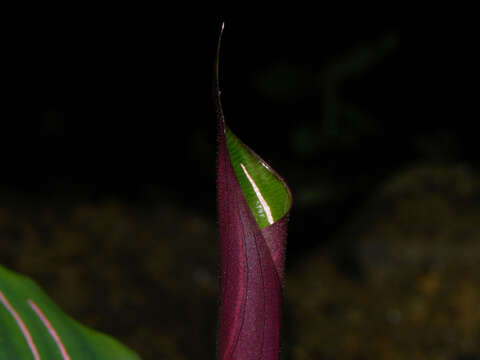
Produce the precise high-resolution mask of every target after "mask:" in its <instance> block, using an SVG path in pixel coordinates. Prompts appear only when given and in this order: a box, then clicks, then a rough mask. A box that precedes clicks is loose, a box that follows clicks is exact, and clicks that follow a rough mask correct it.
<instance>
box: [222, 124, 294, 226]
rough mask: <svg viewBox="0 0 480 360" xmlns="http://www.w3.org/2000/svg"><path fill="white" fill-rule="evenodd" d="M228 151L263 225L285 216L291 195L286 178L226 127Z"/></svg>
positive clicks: (289, 205)
mask: <svg viewBox="0 0 480 360" xmlns="http://www.w3.org/2000/svg"><path fill="white" fill-rule="evenodd" d="M225 135H226V141H227V148H228V153H229V155H230V160H231V162H232V166H233V170H234V171H235V175H236V177H237V179H238V182H239V183H240V187H241V188H242V193H243V195H244V196H245V198H246V200H247V203H248V206H249V207H250V210H251V211H252V213H253V215H254V217H255V220H256V221H257V224H258V226H259V228H260V229H264V228H266V227H267V226H269V225H272V224H273V223H274V222H276V221H278V220H279V219H281V218H282V217H283V216H285V215H286V214H287V213H288V211H289V210H290V207H291V204H292V195H291V193H290V190H289V189H288V186H287V185H286V184H285V182H284V181H283V179H282V178H281V177H280V176H279V175H278V174H277V173H276V172H275V171H274V170H273V169H272V168H271V167H270V166H269V165H268V164H267V163H266V162H265V161H263V160H262V159H261V158H260V157H259V156H258V155H257V154H255V153H254V152H253V150H251V149H250V148H249V147H248V146H247V145H245V144H244V143H243V142H242V141H241V140H240V139H239V138H238V137H236V136H235V134H233V132H232V131H231V130H230V129H229V128H228V127H226V131H225Z"/></svg>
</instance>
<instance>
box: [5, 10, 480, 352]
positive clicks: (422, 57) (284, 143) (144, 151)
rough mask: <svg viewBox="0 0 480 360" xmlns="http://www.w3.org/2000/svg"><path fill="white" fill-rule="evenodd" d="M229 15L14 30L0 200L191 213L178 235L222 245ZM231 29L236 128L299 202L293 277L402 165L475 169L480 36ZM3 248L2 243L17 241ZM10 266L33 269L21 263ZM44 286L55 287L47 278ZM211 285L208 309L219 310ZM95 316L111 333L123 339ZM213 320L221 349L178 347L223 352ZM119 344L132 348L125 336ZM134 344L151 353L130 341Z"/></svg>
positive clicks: (279, 25)
mask: <svg viewBox="0 0 480 360" xmlns="http://www.w3.org/2000/svg"><path fill="white" fill-rule="evenodd" d="M221 20H222V19H219V18H218V17H217V18H216V17H210V18H205V19H197V20H195V21H192V20H187V19H170V20H167V21H166V20H165V19H162V20H161V21H153V20H144V19H142V18H138V19H131V18H124V19H121V20H115V21H110V20H105V21H99V22H96V23H95V24H90V23H84V24H83V26H77V23H75V25H72V24H69V20H68V19H66V21H65V22H62V23H60V22H59V23H55V22H54V23H52V22H48V23H45V24H42V23H39V24H31V23H30V24H28V25H26V24H25V25H22V24H17V26H16V27H15V28H12V29H11V34H12V36H9V37H7V39H6V40H5V42H4V43H3V44H2V61H3V65H2V77H1V78H2V82H1V86H2V90H3V91H2V93H3V95H2V107H1V110H0V111H1V115H0V118H1V122H0V152H1V154H2V164H1V180H0V190H1V191H0V193H1V194H4V204H3V205H2V204H1V203H0V207H2V208H4V209H6V211H7V212H8V211H10V210H9V209H12V208H13V207H14V206H15V204H18V203H21V204H23V205H21V206H24V208H25V212H29V211H31V208H32V207H38V208H42V209H43V208H49V207H50V206H53V205H52V204H58V203H61V204H63V205H62V206H66V207H69V206H71V207H72V208H73V209H75V208H76V207H77V204H78V203H79V202H80V203H82V204H88V206H92V207H93V209H97V210H98V208H102V206H103V205H102V204H105V203H113V204H114V205H113V206H114V207H115V206H117V207H119V208H121V209H127V210H126V211H130V210H128V209H142V210H141V211H140V215H138V217H140V218H141V217H142V216H143V215H142V214H143V213H144V212H145V213H148V212H149V211H151V209H156V208H158V207H162V208H163V209H164V211H166V212H167V213H170V214H171V213H175V214H177V213H178V214H179V215H178V216H179V218H178V219H177V218H175V216H173V215H172V219H171V222H170V223H169V226H170V228H169V230H168V231H170V232H172V233H174V232H175V230H174V229H175V228H176V227H177V225H178V226H180V227H181V226H182V225H181V224H182V222H183V221H187V222H188V218H189V217H191V216H193V217H200V218H201V219H203V220H202V221H204V222H205V223H206V224H207V225H206V226H209V229H213V230H212V231H211V232H209V233H208V236H207V237H208V238H209V239H210V240H209V241H210V246H211V245H212V244H213V245H214V244H215V232H214V226H215V154H216V118H215V108H214V103H213V99H212V80H213V65H214V61H215V54H216V42H217V37H218V32H219V28H220V24H221ZM223 20H226V30H225V34H224V42H223V45H222V55H221V87H222V89H223V99H222V100H223V104H224V111H225V114H226V118H227V121H228V123H229V124H230V126H231V128H232V130H233V131H234V132H235V133H236V134H237V135H238V136H239V137H240V138H241V139H243V141H244V142H246V143H247V144H248V145H250V146H251V147H252V148H253V149H255V151H256V152H257V153H259V154H260V155H261V156H262V157H263V158H264V159H265V160H266V161H268V162H269V163H270V164H271V165H272V166H273V167H274V168H275V169H276V170H277V171H278V172H279V173H280V174H281V175H283V176H284V178H285V179H286V181H287V182H288V183H289V184H290V186H291V189H292V192H293V196H294V207H293V209H292V215H291V225H290V235H289V239H290V240H289V243H288V253H289V256H288V260H287V268H288V269H289V270H288V271H294V269H295V267H296V266H297V265H298V264H300V263H302V262H303V261H304V260H305V258H306V256H307V255H308V254H309V253H310V252H312V251H315V250H318V249H321V251H324V250H325V249H331V248H332V247H334V246H335V245H334V242H335V239H336V234H338V233H339V232H341V230H342V229H343V228H344V226H345V225H346V224H348V223H349V222H350V221H351V219H352V217H354V216H355V213H356V212H358V211H359V209H362V208H363V206H365V203H366V201H367V200H368V199H370V198H371V197H372V194H374V193H375V191H376V189H377V188H378V186H379V184H382V183H383V181H385V180H386V179H388V178H389V177H390V176H392V174H395V173H397V172H398V171H400V169H404V168H406V167H408V166H410V165H411V164H417V163H435V164H438V163H441V164H466V165H468V166H469V168H471V169H472V170H473V171H477V169H478V165H479V157H478V148H477V147H478V146H477V137H478V135H477V121H478V89H477V87H478V76H477V75H478V74H477V72H478V68H477V66H476V64H477V62H478V55H477V53H476V50H477V49H476V48H477V46H478V44H477V42H478V41H477V39H476V38H475V36H474V33H472V32H470V31H469V30H467V29H459V28H458V27H455V28H452V27H450V26H433V25H431V26H424V27H418V26H413V25H408V24H404V25H401V26H392V25H390V26H378V27H375V26H369V28H368V29H367V28H366V27H364V26H363V27H362V26H358V25H357V24H355V25H353V24H350V23H342V22H338V21H333V20H330V21H329V20H326V19H322V21H307V20H305V19H297V20H292V19H288V20H287V19H281V20H278V21H266V20H265V19H260V20H252V19H246V18H241V17H225V18H223ZM70 203H71V205H68V204H70ZM65 204H67V205H65ZM21 206H20V210H18V211H17V212H15V214H17V215H18V218H19V219H21V218H22V216H23V215H22V214H23V210H22V208H21ZM169 206H171V207H172V208H173V209H174V210H172V211H170V210H168V207H169ZM53 208H54V209H58V208H59V207H58V206H57V205H55V206H53ZM165 209H166V210H165ZM12 211H13V210H12ZM55 211H58V212H62V210H55ZM92 211H93V215H92V216H93V217H96V215H95V211H96V210H92ZM152 211H153V210H152ZM67 213H68V211H67ZM182 214H187V215H182ZM192 214H193V215H192ZM31 216H33V217H35V214H33V215H31ZM136 216H137V215H136ZM182 216H185V217H186V218H187V220H185V219H184V218H182ZM182 219H183V220H182ZM98 221H100V222H101V221H102V220H101V219H100V220H98ZM119 221H123V220H122V219H120V220H119ZM138 221H140V222H141V219H140V220H138ZM17 222H20V223H21V220H17ZM113 223H115V221H114V222H113ZM19 226H21V225H19ZM51 226H52V227H55V224H54V222H53V223H52V225H51ZM158 231H159V232H162V228H161V227H160V228H159V229H158ZM107 232H108V231H107ZM43 236H45V237H46V238H48V237H49V235H48V231H47V233H46V235H45V234H44V235H43ZM8 239H11V237H8V236H6V237H5V240H2V241H3V243H2V247H3V246H5V247H7V248H8V247H9V246H10V245H9V243H8V242H7V240H8ZM12 241H13V240H12ZM39 241H40V242H41V241H47V240H42V239H41V238H40V240H39ZM192 241H199V240H192ZM165 242H166V243H168V240H165ZM39 246H40V245H39ZM172 246H173V245H172ZM114 247H115V246H114ZM139 247H140V248H141V246H140V245H139ZM92 249H93V250H92V251H96V250H95V249H97V248H96V247H93V248H92ZM215 249H216V248H215V246H213V247H212V248H209V249H208V251H213V252H214V251H216V250H215ZM342 249H343V248H342ZM97 250H98V249H97ZM49 251H51V252H55V248H54V247H52V248H51V249H50V250H49ZM336 251H337V255H338V253H341V252H342V251H343V250H339V249H337V250H336ZM5 253H8V252H4V254H5ZM139 253H140V252H139ZM138 256H139V257H140V258H141V255H138ZM189 256H193V254H191V255H189ZM201 256H202V255H201V253H196V254H195V257H201ZM210 256H212V255H210ZM213 256H215V253H213ZM340 258H341V260H338V259H336V260H335V261H334V262H335V263H336V264H337V265H336V266H338V269H339V271H341V272H342V271H346V272H347V273H348V274H350V275H348V276H353V277H355V276H357V275H358V274H359V270H358V269H357V265H356V264H355V262H354V261H350V260H349V256H345V257H344V256H340ZM213 259H214V260H212V262H213V265H212V266H213V270H212V271H213V273H215V266H216V265H215V257H213ZM2 261H3V263H6V262H7V263H8V264H6V265H10V266H11V267H13V268H15V269H16V270H18V271H23V272H25V271H26V272H28V270H23V269H22V267H21V266H19V265H18V266H17V265H15V264H16V262H15V261H14V260H12V258H8V259H3V260H2ZM118 261H119V263H121V264H122V266H132V268H133V266H134V265H128V264H129V260H128V259H123V258H121V257H119V260H118ZM113 263H115V261H114V262H113ZM184 263H188V255H187V257H185V258H183V259H182V258H176V266H177V267H178V268H182V267H185V266H187V267H188V265H185V264H184ZM50 265H51V267H52V270H48V271H51V272H52V273H54V272H55V265H54V264H51V263H50ZM45 271H47V270H45ZM132 271H134V270H132ZM32 272H34V271H33V270H32ZM30 275H31V276H33V277H35V274H34V273H32V274H30ZM213 276H214V277H215V275H213ZM287 276H288V275H287ZM39 281H43V283H42V285H43V286H47V287H48V277H45V278H42V276H40V277H39ZM131 281H132V282H135V279H132V280H131ZM153 286H154V285H153V284H151V283H146V284H145V285H144V291H145V292H147V293H148V292H151V294H154V293H155V290H153ZM172 289H173V290H172V291H175V289H174V288H172ZM52 291H53V292H55V291H56V290H55V289H54V290H52ZM214 291H215V290H212V294H213V295H212V294H209V295H208V296H210V297H209V299H213V300H208V301H207V304H208V306H210V307H211V308H210V310H209V312H210V313H212V314H215V311H216V303H215V301H216V300H215V292H214ZM164 295H165V294H164ZM168 295H169V294H168V291H167V293H166V296H167V297H168ZM52 296H53V297H54V298H55V295H52ZM152 296H153V295H152ZM187 296H188V294H187ZM64 301H65V304H67V305H65V304H64V307H65V306H66V307H67V308H68V300H64ZM171 306H172V307H173V306H174V305H171ZM105 311H107V313H108V310H105ZM175 311H176V312H177V313H178V314H180V313H182V312H183V311H184V309H182V308H181V307H179V308H177V309H176V310H175ZM175 311H174V312H173V314H175ZM79 313H81V312H79ZM192 313H195V311H193V312H192ZM110 316H112V317H114V315H112V314H111V315H110ZM172 316H173V315H172ZM192 316H193V315H192ZM77 317H78V316H77ZM178 317H179V318H182V316H180V315H178ZM107 318H108V315H107ZM192 319H193V318H188V319H187V320H184V321H194V320H192ZM80 320H82V319H80ZM137 321H138V323H141V322H142V321H141V319H137ZM179 321H181V320H179ZM172 322H173V323H174V320H172ZM90 323H91V324H93V325H95V326H97V327H100V328H101V329H102V330H104V331H109V332H110V333H112V334H114V335H117V333H116V329H117V328H118V329H120V328H121V324H120V325H118V327H115V326H113V325H111V323H110V325H111V327H109V326H106V325H102V323H101V321H98V322H95V321H93V320H91V321H90ZM132 324H134V322H133V323H132ZM215 324H216V323H215V319H211V320H210V322H208V323H207V324H206V325H205V328H206V329H207V330H205V331H206V333H208V334H209V335H210V336H211V338H210V340H209V341H210V343H208V344H207V345H198V347H195V346H193V348H192V347H190V346H187V345H186V344H184V343H181V342H180V345H178V346H177V345H176V346H177V347H175V349H177V350H178V354H183V355H182V356H185V358H192V356H194V355H196V356H205V358H208V357H210V358H211V357H212V356H213V355H212V354H213V353H214V346H215V345H214V342H215V339H214V334H215V326H216V325H215ZM177 326H179V325H177ZM185 326H187V327H188V325H185ZM173 332H174V331H173V330H172V333H173ZM165 333H166V334H168V333H169V331H168V328H167V330H165ZM178 333H180V334H181V331H180V330H179V331H178ZM204 335H205V334H204ZM118 336H119V337H120V338H122V340H123V339H130V338H129V337H128V336H126V335H125V336H124V332H122V331H118ZM180 337H181V336H180ZM124 341H127V342H128V343H129V344H132V345H131V346H133V347H134V348H135V349H136V350H137V351H139V353H140V354H142V350H141V349H140V346H137V345H135V344H137V343H136V342H135V341H133V340H124ZM152 341H155V340H152ZM168 341H170V340H168ZM183 341H184V342H185V339H184V340H183ZM147 343H148V341H146V340H145V342H144V343H143V344H147ZM172 343H175V341H173V340H172ZM169 344H170V343H169ZM169 346H170V345H169ZM202 346H203V347H202ZM166 347H168V346H167V345H165V346H164V348H166ZM192 349H193V350H192ZM177 350H175V351H177ZM167 353H168V352H167V351H166V350H165V354H167ZM169 354H170V353H169ZM171 354H173V350H172V353H171ZM205 354H206V355H205ZM143 356H145V358H147V357H148V356H149V355H148V352H145V353H143ZM165 356H166V358H168V355H165ZM170 356H173V355H170ZM292 356H294V355H292ZM152 358H155V357H153V355H152ZM157 358H158V357H157ZM178 358H182V357H180V355H178ZM198 358H200V357H198ZM292 358H295V359H297V358H298V359H300V358H302V357H301V356H300V355H298V356H296V357H292ZM304 358H308V357H304ZM318 358H319V357H318ZM339 358H343V357H339Z"/></svg>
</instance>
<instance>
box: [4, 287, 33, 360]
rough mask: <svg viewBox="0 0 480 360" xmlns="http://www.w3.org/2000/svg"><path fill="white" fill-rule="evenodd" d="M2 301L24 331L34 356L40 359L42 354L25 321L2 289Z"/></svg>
mask: <svg viewBox="0 0 480 360" xmlns="http://www.w3.org/2000/svg"><path fill="white" fill-rule="evenodd" d="M0 302H1V303H2V304H3V306H5V308H6V309H7V310H8V311H9V312H10V314H11V315H12V316H13V318H14V319H15V322H16V323H17V325H18V327H19V328H20V330H21V331H22V334H23V337H24V338H25V340H26V341H27V344H28V347H29V348H30V351H31V352H32V355H33V358H34V359H35V360H40V355H39V354H38V351H37V347H36V346H35V343H34V342H33V340H32V336H31V335H30V332H29V331H28V328H27V327H26V326H25V323H24V322H23V320H22V318H21V317H20V315H18V313H17V312H16V311H15V309H14V308H13V306H12V305H11V304H10V303H9V302H8V300H7V298H6V297H5V295H3V293H2V292H1V291H0Z"/></svg>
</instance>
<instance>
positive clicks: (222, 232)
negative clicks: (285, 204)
mask: <svg viewBox="0 0 480 360" xmlns="http://www.w3.org/2000/svg"><path fill="white" fill-rule="evenodd" d="M219 107H220V109H219V111H218V113H219V149H218V163H217V201H218V218H219V236H220V266H221V305H220V319H219V334H218V358H219V359H220V360H227V359H228V360H253V359H256V360H258V359H262V360H278V358H279V351H280V327H281V317H282V309H281V308H282V281H283V273H284V259H285V241H286V234H287V221H288V213H287V214H286V215H285V216H283V217H282V218H281V219H279V220H278V221H276V222H274V223H273V224H272V225H270V226H268V227H266V228H264V229H262V230H261V229H260V228H259V226H258V224H257V222H256V220H255V218H254V216H253V214H252V212H251V210H250V208H249V206H248V204H247V201H246V199H245V197H244V195H243V193H242V189H241V187H240V183H239V182H238V180H237V178H236V175H235V172H234V169H233V167H232V163H231V159H230V156H229V152H228V149H227V143H226V138H225V122H224V118H223V114H222V111H221V105H220V104H219Z"/></svg>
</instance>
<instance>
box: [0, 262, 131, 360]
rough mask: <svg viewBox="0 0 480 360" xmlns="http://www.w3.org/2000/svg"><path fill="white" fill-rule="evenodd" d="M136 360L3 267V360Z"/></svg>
mask: <svg viewBox="0 0 480 360" xmlns="http://www.w3.org/2000/svg"><path fill="white" fill-rule="evenodd" d="M12 359H19V360H24V359H25V360H27V359H34V360H37V359H44V360H56V359H61V360H64V359H70V360H76V359H78V360H86V359H88V360H100V359H115V360H134V359H135V360H136V359H139V357H138V356H137V355H136V354H135V353H133V352H132V351H131V350H129V349H127V348H126V347H124V346H123V345H121V344H120V343H118V342H117V341H115V340H114V339H112V338H110V337H109V336H106V335H103V334H101V333H99V332H97V331H94V330H91V329H88V328H86V327H85V326H83V325H81V324H79V323H78V322H76V321H75V320H73V319H71V318H70V317H68V316H67V315H66V314H65V313H63V312H62V311H61V310H60V309H59V308H58V307H57V306H56V305H55V304H54V303H53V302H52V301H51V300H50V299H49V298H48V296H47V295H46V294H45V293H44V292H43V290H42V289H41V288H40V287H39V286H38V285H36V284H35V283H34V282H33V281H32V280H30V279H29V278H27V277H25V276H22V275H19V274H16V273H14V272H12V271H10V270H7V269H5V268H3V267H2V266H0V360H12Z"/></svg>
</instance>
